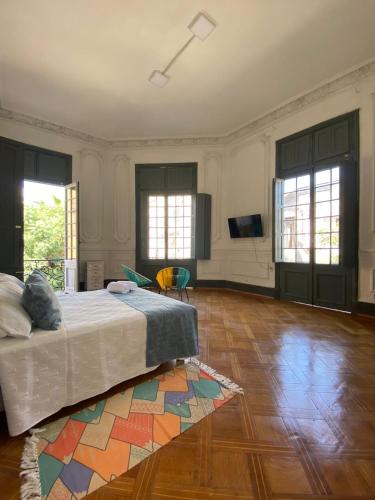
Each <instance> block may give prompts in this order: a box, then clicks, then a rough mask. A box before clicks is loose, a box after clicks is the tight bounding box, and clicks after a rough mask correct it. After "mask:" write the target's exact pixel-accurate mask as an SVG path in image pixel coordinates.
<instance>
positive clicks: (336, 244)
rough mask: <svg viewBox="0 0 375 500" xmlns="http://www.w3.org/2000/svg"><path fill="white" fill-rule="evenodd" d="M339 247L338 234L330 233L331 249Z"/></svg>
mask: <svg viewBox="0 0 375 500" xmlns="http://www.w3.org/2000/svg"><path fill="white" fill-rule="evenodd" d="M338 247H339V233H331V248H338Z"/></svg>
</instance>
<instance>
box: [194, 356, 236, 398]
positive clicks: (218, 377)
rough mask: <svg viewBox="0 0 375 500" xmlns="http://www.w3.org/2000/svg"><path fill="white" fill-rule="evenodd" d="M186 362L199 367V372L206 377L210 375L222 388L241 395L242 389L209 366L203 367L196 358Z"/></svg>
mask: <svg viewBox="0 0 375 500" xmlns="http://www.w3.org/2000/svg"><path fill="white" fill-rule="evenodd" d="M187 362H189V363H193V364H194V365H197V366H199V368H200V369H201V370H203V371H204V372H206V373H207V374H208V375H211V377H213V378H214V379H215V380H217V381H218V382H220V383H221V384H222V385H223V386H224V387H226V388H227V389H229V390H231V391H233V392H237V393H238V394H243V393H244V390H243V389H242V387H240V386H239V385H238V384H236V383H235V382H233V381H232V380H231V379H230V378H228V377H225V375H221V373H218V372H217V371H216V370H215V369H214V368H211V366H208V365H205V364H204V363H202V361H199V359H197V358H188V359H187Z"/></svg>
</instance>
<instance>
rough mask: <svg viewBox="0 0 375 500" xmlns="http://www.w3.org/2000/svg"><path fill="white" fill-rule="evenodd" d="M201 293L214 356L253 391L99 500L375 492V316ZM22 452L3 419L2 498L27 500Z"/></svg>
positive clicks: (204, 352) (203, 340) (198, 298)
mask: <svg viewBox="0 0 375 500" xmlns="http://www.w3.org/2000/svg"><path fill="white" fill-rule="evenodd" d="M191 295H192V297H191V302H192V303H194V304H195V305H196V306H197V307H198V309H199V330H200V344H201V359H202V361H204V362H206V363H207V364H209V365H211V366H213V367H215V368H216V369H217V370H218V371H219V372H221V373H223V374H225V375H227V376H228V377H230V378H232V379H234V380H235V381H236V382H238V383H239V384H240V385H241V386H242V387H243V388H244V390H245V395H244V396H240V395H237V396H235V397H234V398H233V399H232V400H231V401H229V402H228V403H227V404H226V405H224V406H223V407H221V408H220V409H219V410H217V411H216V412H214V413H213V414H211V415H209V416H208V417H206V418H205V419H203V420H202V421H200V422H199V423H198V424H196V425H194V426H193V427H192V428H191V429H189V430H187V431H186V432H185V433H184V434H182V435H180V436H178V437H177V438H176V439H175V440H174V441H172V442H171V443H169V444H167V445H166V446H164V447H163V448H161V449H160V450H159V451H157V452H156V453H154V454H153V455H151V456H150V457H149V458H148V459H146V460H144V461H143V462H142V463H141V464H139V465H138V466H136V467H134V468H133V469H131V470H130V471H129V472H128V473H126V474H125V475H123V476H121V477H119V478H118V479H116V480H115V481H112V482H111V483H109V484H108V485H106V486H104V487H103V488H101V489H100V490H98V491H96V492H94V493H93V494H92V495H90V496H89V497H88V498H90V499H92V500H94V499H95V500H99V499H108V500H120V499H121V500H126V499H132V500H143V499H152V500H167V499H186V500H189V499H218V500H219V499H220V500H232V499H257V500H269V499H280V500H305V499H306V500H307V499H308V500H323V499H325V498H327V499H331V500H354V499H358V498H361V499H368V500H369V499H372V500H373V499H375V321H374V320H373V319H371V318H365V317H351V316H349V315H346V314H343V313H337V312H331V311H325V310H319V309H315V308H309V307H307V306H302V305H297V304H292V303H286V302H279V301H273V300H271V299H266V298H261V297H256V296H251V295H250V294H245V293H240V292H231V291H224V290H223V291H221V290H203V289H201V290H196V291H194V292H193V293H192V294H191ZM168 368H170V366H168V365H166V366H162V367H160V368H159V370H158V371H159V372H160V373H161V372H163V371H165V370H167V369H168ZM142 379H143V378H142V377H139V378H138V379H137V382H139V381H141V380H142ZM132 384H134V381H133V382H132ZM129 385H130V384H129V383H125V384H121V386H118V387H117V388H115V389H113V390H112V391H109V392H108V393H107V395H109V394H111V393H116V392H118V391H119V390H120V389H121V390H123V389H124V388H126V387H129ZM99 399H100V398H97V399H93V400H91V401H95V400H99ZM89 402H90V401H89ZM87 403H88V402H87V401H86V402H85V403H83V404H81V405H76V406H75V408H74V409H75V410H77V411H78V410H79V409H80V408H83V407H84V406H87ZM69 413H72V408H69V410H68V411H62V412H60V413H59V415H58V416H59V417H61V416H64V415H67V414H69ZM55 418H56V417H55ZM22 448H23V438H22V437H17V438H9V437H8V435H7V432H6V427H5V426H4V424H3V425H2V426H1V432H0V497H1V498H2V499H3V498H4V499H6V500H8V499H9V500H11V499H18V498H19V484H20V481H19V478H18V464H19V459H20V455H21V452H22Z"/></svg>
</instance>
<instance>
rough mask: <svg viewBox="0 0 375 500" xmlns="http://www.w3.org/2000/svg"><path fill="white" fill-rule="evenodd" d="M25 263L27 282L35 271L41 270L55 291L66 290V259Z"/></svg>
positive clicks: (34, 260)
mask: <svg viewBox="0 0 375 500" xmlns="http://www.w3.org/2000/svg"><path fill="white" fill-rule="evenodd" d="M23 262H24V279H25V280H26V278H27V277H28V276H29V274H30V273H31V272H32V271H33V270H34V269H40V270H41V271H42V272H43V273H44V274H45V275H46V276H47V279H48V282H49V283H50V285H51V286H52V288H53V289H54V290H64V259H53V260H40V259H33V260H24V261H23Z"/></svg>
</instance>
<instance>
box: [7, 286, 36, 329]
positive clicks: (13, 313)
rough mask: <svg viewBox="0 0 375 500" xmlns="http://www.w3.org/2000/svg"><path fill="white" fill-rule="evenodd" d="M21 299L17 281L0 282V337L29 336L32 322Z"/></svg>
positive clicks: (20, 290)
mask: <svg viewBox="0 0 375 500" xmlns="http://www.w3.org/2000/svg"><path fill="white" fill-rule="evenodd" d="M21 299H22V289H21V287H20V286H19V285H17V283H10V282H0V338H3V337H7V336H9V337H24V338H25V337H26V338H29V337H30V335H31V328H32V322H31V318H30V316H29V315H28V314H27V312H26V311H25V309H24V308H23V307H22V304H21Z"/></svg>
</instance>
